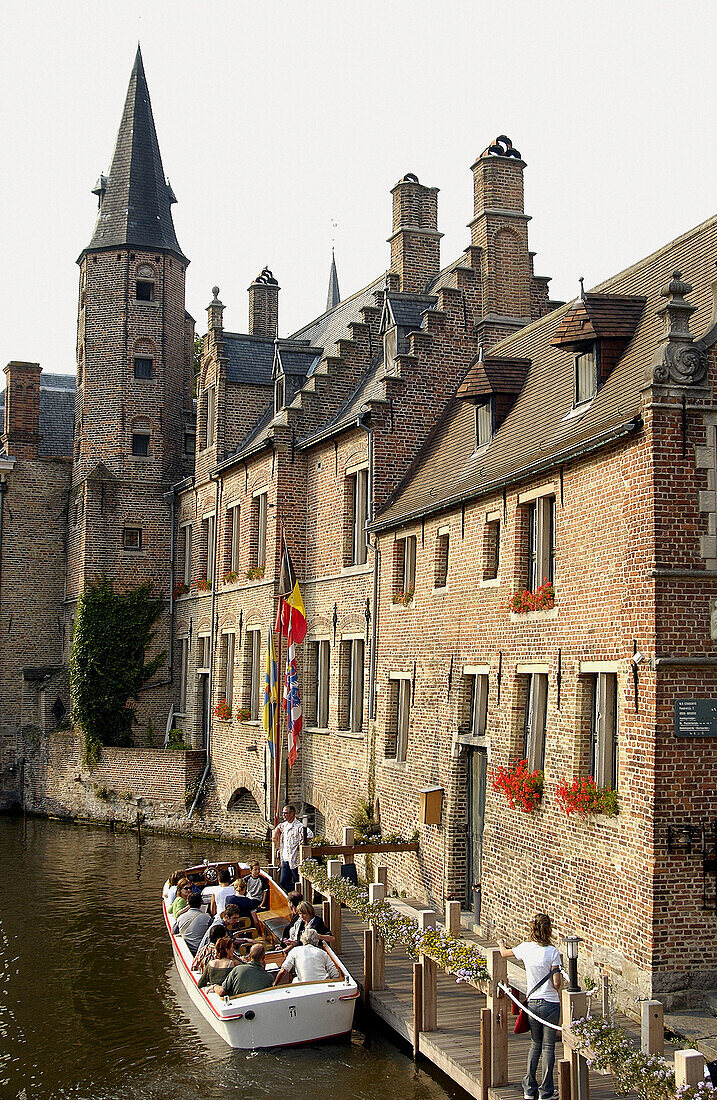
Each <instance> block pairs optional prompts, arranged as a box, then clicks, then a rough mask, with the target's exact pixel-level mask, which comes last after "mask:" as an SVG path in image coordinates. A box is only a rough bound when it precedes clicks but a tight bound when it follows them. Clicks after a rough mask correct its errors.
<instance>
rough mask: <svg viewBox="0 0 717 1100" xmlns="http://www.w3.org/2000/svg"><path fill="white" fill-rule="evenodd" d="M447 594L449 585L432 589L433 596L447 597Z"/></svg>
mask: <svg viewBox="0 0 717 1100" xmlns="http://www.w3.org/2000/svg"><path fill="white" fill-rule="evenodd" d="M447 592H448V585H447V584H442V585H439V586H438V587H437V588H432V589H431V595H432V596H445V595H446V593H447Z"/></svg>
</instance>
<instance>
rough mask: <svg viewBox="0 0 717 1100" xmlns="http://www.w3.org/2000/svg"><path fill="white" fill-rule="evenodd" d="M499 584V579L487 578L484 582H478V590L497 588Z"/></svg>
mask: <svg viewBox="0 0 717 1100" xmlns="http://www.w3.org/2000/svg"><path fill="white" fill-rule="evenodd" d="M500 584H501V579H500V577H488V578H487V579H486V580H482V581H479V582H478V587H479V588H499V587H500Z"/></svg>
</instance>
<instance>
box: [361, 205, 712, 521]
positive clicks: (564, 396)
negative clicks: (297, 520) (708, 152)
mask: <svg viewBox="0 0 717 1100" xmlns="http://www.w3.org/2000/svg"><path fill="white" fill-rule="evenodd" d="M715 254H717V217H714V218H711V219H709V220H708V221H706V222H704V223H702V224H701V225H699V226H697V227H696V228H695V229H692V230H690V231H689V232H688V233H686V234H684V235H683V236H682V237H679V238H677V239H676V240H675V241H672V242H671V243H670V244H668V245H666V246H665V247H664V248H662V249H661V250H660V251H658V252H655V253H653V254H652V255H651V256H648V257H647V258H646V259H644V260H642V261H640V262H639V263H637V264H635V265H634V266H632V267H630V268H628V269H627V270H625V271H623V272H621V273H620V274H618V275H615V276H613V277H612V278H611V279H608V280H606V281H605V282H604V283H601V284H600V285H599V286H597V287H596V288H595V289H594V291H592V292H590V293H588V295H587V298H588V300H590V299H591V298H593V296H594V298H600V299H603V300H606V301H609V300H612V299H613V296H614V295H621V296H627V297H628V298H632V299H633V300H637V303H638V304H640V302H641V300H644V302H645V303H646V304H645V305H640V314H639V320H638V322H637V327H636V328H635V330H634V334H633V336H632V339H631V341H630V343H629V344H628V345H627V348H626V351H625V353H624V355H622V357H621V358H620V359H619V360H618V361H617V362H616V363H615V365H614V368H613V369H612V371H611V373H610V375H609V377H608V378H607V379H606V380H605V381H604V383H603V385H602V386H601V387H600V389H599V390H598V392H597V394H596V396H595V397H594V398H593V400H592V401H591V402H590V403H589V404H587V405H586V407H585V410H584V411H583V412H580V411H579V409H578V410H574V408H573V402H574V363H573V358H572V356H570V355H566V354H565V349H563V348H560V347H556V346H555V340H556V337H557V336H558V334H559V333H560V331H561V330H562V331H565V329H564V326H565V325H566V318H568V315H569V314H570V313H571V312H572V311H574V310H575V309H576V308H580V299H577V300H574V301H572V302H569V303H567V304H566V305H565V306H563V307H561V308H560V309H557V310H555V311H554V312H553V313H550V314H548V315H547V316H546V317H543V318H541V319H540V320H537V321H534V322H533V323H532V324H530V325H528V326H527V327H526V328H524V329H522V330H521V331H520V332H517V333H515V335H513V336H510V337H508V338H507V339H505V340H503V341H501V342H500V343H499V344H497V345H495V346H494V348H492V349H491V356H490V358H492V357H495V358H496V359H498V360H505V359H529V360H530V363H531V366H530V370H529V372H528V375H527V378H526V380H525V384H524V386H523V388H522V391H521V393H520V395H519V396H518V398H517V401H516V403H515V405H514V407H513V409H512V411H511V413H510V414H509V415H508V417H507V418H506V420H505V422H504V423H503V425H502V426H501V428H500V429H499V430H498V431H497V432H496V434H495V435H494V437H493V439H492V441H491V442H490V443H489V444H488V446H487V447H485V448H483V449H481V451H480V454H479V455H478V456H476V452H475V421H474V413H473V408H472V404H471V403H470V402H468V401H464V400H456V401H454V402H453V403H452V404H451V406H449V408H448V410H447V411H446V413H445V415H444V417H443V418H442V420H441V422H440V423H439V424H438V426H437V428H436V430H435V432H434V433H433V435H432V437H431V438H430V439H429V440H428V442H427V443H426V445H425V446H424V448H423V450H422V452H421V453H420V454H419V455H418V457H417V459H416V462H415V464H414V467H413V469H412V471H411V472H410V473H409V475H408V476H407V477H406V478H405V479H404V481H403V482H402V484H401V486H399V488H398V489H397V491H396V493H395V494H394V495H393V497H392V498H391V499H390V500H389V502H388V505H387V506H386V508H385V509H384V510H383V512H382V513H381V514H380V516H379V517H378V518H377V521H376V523H375V526H376V528H378V529H383V528H389V527H393V526H396V525H397V524H400V523H403V522H406V521H408V520H409V519H413V518H416V517H419V516H422V515H427V514H429V513H434V512H437V511H440V510H442V509H443V508H445V507H446V506H448V505H450V504H451V503H459V502H461V501H463V500H467V499H471V498H474V497H478V496H480V495H481V494H482V493H483V492H486V491H488V490H489V489H490V490H492V489H494V488H495V487H496V486H500V485H501V484H503V483H505V482H507V481H509V480H510V479H512V478H517V477H518V476H519V472H520V471H522V470H525V469H526V468H532V467H533V466H534V465H535V466H536V467H537V466H545V467H546V468H549V466H550V464H551V461H552V462H558V461H561V456H567V455H569V454H570V451H571V449H572V448H574V449H577V448H579V447H589V446H591V445H592V446H600V445H601V441H604V440H605V439H607V438H609V437H610V435H616V434H619V433H620V432H621V431H624V432H628V431H630V430H631V428H632V427H633V426H634V423H635V418H637V417H639V415H640V411H641V406H642V396H641V390H642V388H643V387H644V386H645V384H646V382H647V381H648V380H649V378H648V372H649V366H650V362H651V358H652V354H653V351H654V348H655V346H656V345H657V343H658V341H659V339H660V325H659V323H658V321H657V319H656V317H655V313H656V310H657V308H658V306H659V305H660V304H661V302H662V301H663V299H662V297H661V291H662V288H663V287H664V286H665V284H666V283H667V282H669V280H670V278H671V277H672V273H673V271H675V270H677V269H679V270H681V271H684V272H685V273H686V274H688V275H689V281H690V283H691V284H692V285H693V286H694V288H695V290H694V292H693V293H692V294H691V295H690V301H691V303H692V304H693V305H694V306H696V310H695V313H694V316H693V318H692V321H691V326H690V327H691V331H692V333H693V334H695V335H696V336H698V335H699V334H700V333H706V332H707V330H708V329H709V325H710V319H711V315H712V292H711V285H712V283H713V282H714V256H715ZM636 309H637V305H635V306H634V309H633V307H632V306H631V307H630V314H631V316H632V317H633V318H634V311H635V310H636ZM595 319H596V320H597V324H598V326H599V325H600V324H601V323H603V316H602V313H601V314H600V316H598V314H597V313H596V314H595ZM625 323H627V322H625ZM714 335H715V336H717V331H716V332H715V334H714ZM623 338H624V334H623ZM704 342H705V341H704V340H703V341H698V343H699V344H704ZM472 369H473V368H472ZM469 378H470V372H469V375H468V376H467V377H466V379H465V380H464V383H463V385H468V384H469V383H468V379H469Z"/></svg>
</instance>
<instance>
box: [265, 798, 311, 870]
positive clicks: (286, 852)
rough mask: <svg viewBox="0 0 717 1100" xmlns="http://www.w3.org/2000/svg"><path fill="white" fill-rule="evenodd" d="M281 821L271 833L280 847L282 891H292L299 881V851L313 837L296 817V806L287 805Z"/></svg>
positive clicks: (282, 812)
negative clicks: (305, 841)
mask: <svg viewBox="0 0 717 1100" xmlns="http://www.w3.org/2000/svg"><path fill="white" fill-rule="evenodd" d="M281 815H282V818H283V821H282V822H281V823H280V824H279V825H277V826H276V828H275V829H274V832H273V839H274V844H276V845H278V846H280V857H281V879H280V882H279V885H280V886H281V888H282V890H286V891H289V890H293V889H295V888H296V884H297V882H298V881H299V849H300V848H301V845H302V844H303V843H304V834H306V840H311V838H312V836H313V835H314V834H313V833H312V831H311V829H309V828H307V827H305V826H304V824H303V823H302V822H301V821H299V819H298V818H297V816H296V806H292V805H291V804H290V803H287V804H286V806H284V809H283V810H282V811H281Z"/></svg>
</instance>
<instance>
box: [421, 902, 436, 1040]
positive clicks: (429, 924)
mask: <svg viewBox="0 0 717 1100" xmlns="http://www.w3.org/2000/svg"><path fill="white" fill-rule="evenodd" d="M435 927H436V914H435V913H434V912H433V910H432V909H422V910H421V911H420V913H419V914H418V928H419V931H421V932H426V931H427V930H428V929H429V928H435ZM421 966H422V967H423V1030H424V1031H436V1030H437V1028H438V967H437V966H436V964H435V962H434V961H433V959H429V957H428V955H421Z"/></svg>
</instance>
